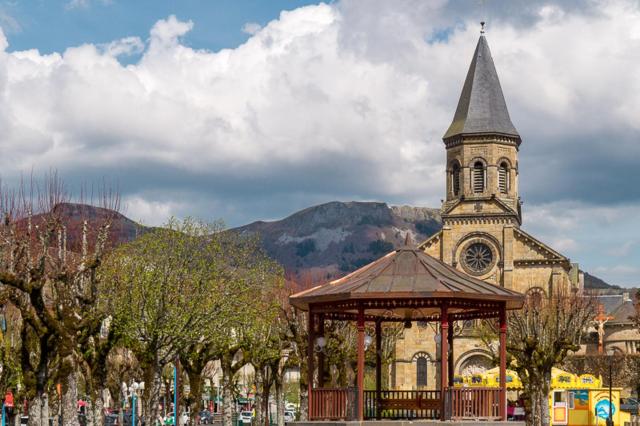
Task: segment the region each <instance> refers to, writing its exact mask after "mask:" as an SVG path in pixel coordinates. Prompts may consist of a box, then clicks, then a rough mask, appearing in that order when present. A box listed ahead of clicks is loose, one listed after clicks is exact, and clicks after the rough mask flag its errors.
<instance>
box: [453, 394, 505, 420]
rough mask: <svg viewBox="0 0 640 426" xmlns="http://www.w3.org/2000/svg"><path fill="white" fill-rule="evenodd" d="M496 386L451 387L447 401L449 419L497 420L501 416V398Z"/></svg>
mask: <svg viewBox="0 0 640 426" xmlns="http://www.w3.org/2000/svg"><path fill="white" fill-rule="evenodd" d="M501 396H502V393H501V391H500V389H496V388H449V389H447V396H446V401H445V407H446V408H445V418H446V419H447V420H477V419H483V420H496V419H499V418H500V398H501Z"/></svg>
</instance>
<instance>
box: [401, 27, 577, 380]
mask: <svg viewBox="0 0 640 426" xmlns="http://www.w3.org/2000/svg"><path fill="white" fill-rule="evenodd" d="M443 142H444V147H445V149H446V153H447V157H446V158H447V160H446V161H447V163H446V171H445V173H446V178H447V179H446V182H447V184H446V199H445V200H444V201H443V204H442V224H443V226H442V230H441V231H440V232H438V233H437V234H435V235H433V236H432V237H431V238H429V239H428V240H427V241H425V242H423V243H422V244H421V245H420V248H421V249H423V250H424V251H425V252H426V253H427V254H429V255H431V256H433V257H436V258H438V259H440V260H442V261H444V262H446V263H448V264H450V265H452V266H454V267H456V268H458V269H460V270H462V271H464V272H466V273H467V274H470V275H472V276H474V277H476V278H480V279H482V280H484V281H487V282H490V283H492V284H495V285H499V286H502V287H506V288H508V289H512V290H516V291H518V292H521V293H524V294H528V295H530V296H532V297H545V296H548V295H550V294H552V293H556V292H565V293H566V292H570V291H579V290H581V289H582V287H583V278H582V276H581V273H580V271H579V269H578V266H577V264H572V263H571V262H570V260H569V259H568V258H567V257H566V256H564V255H562V254H561V253H559V252H557V251H556V250H554V249H553V248H551V247H549V246H548V245H546V244H544V243H543V242H541V241H539V240H538V239H536V238H535V237H534V236H532V235H530V234H528V233H527V232H525V231H524V230H522V229H521V225H522V210H521V201H520V196H519V192H518V175H519V173H518V171H519V164H518V151H519V147H520V144H521V143H522V140H521V138H520V135H519V133H518V131H517V130H516V128H515V127H514V125H513V124H512V122H511V118H510V117H509V112H508V110H507V105H506V102H505V99H504V96H503V93H502V88H501V86H500V81H499V80H498V74H497V72H496V69H495V66H494V63H493V59H492V57H491V52H490V50H489V45H488V43H487V40H486V38H485V36H484V34H482V35H481V36H480V39H479V40H478V44H477V46H476V50H475V52H474V54H473V58H472V61H471V65H470V66H469V71H468V73H467V77H466V79H465V82H464V86H463V89H462V94H461V95H460V99H459V101H458V106H457V109H456V111H455V115H454V118H453V122H452V123H451V125H450V126H449V128H448V130H447V131H446V133H445V135H444V137H443ZM455 327H456V330H455V335H456V338H455V339H454V364H453V365H454V372H455V374H465V373H475V372H481V371H484V370H486V369H488V368H491V366H492V365H491V354H490V348H487V345H486V344H484V343H483V342H481V341H480V339H478V337H477V336H476V335H475V334H474V331H473V324H471V323H466V324H456V325H455ZM437 332H438V330H437V329H436V328H435V327H434V326H432V325H431V324H416V323H414V324H413V326H412V327H411V328H409V329H405V333H404V337H403V338H401V339H400V340H399V341H398V343H397V345H396V360H395V364H394V365H393V371H392V380H391V381H392V384H393V386H394V388H395V389H407V390H409V389H435V388H436V383H438V371H437V368H436V366H437V365H438V363H437V359H436V358H437V355H436V354H437V353H438V350H437V338H436V335H437Z"/></svg>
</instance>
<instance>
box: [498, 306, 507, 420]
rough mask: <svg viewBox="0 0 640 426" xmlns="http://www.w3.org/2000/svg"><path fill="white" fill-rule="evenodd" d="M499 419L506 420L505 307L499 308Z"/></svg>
mask: <svg viewBox="0 0 640 426" xmlns="http://www.w3.org/2000/svg"><path fill="white" fill-rule="evenodd" d="M500 417H501V418H502V420H504V421H506V420H507V307H506V305H503V306H502V307H501V308H500Z"/></svg>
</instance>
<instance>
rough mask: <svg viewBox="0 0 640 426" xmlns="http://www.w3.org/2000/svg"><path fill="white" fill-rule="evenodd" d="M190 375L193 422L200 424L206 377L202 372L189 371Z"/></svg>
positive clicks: (188, 374)
mask: <svg viewBox="0 0 640 426" xmlns="http://www.w3.org/2000/svg"><path fill="white" fill-rule="evenodd" d="M187 376H189V388H190V392H189V395H190V396H191V400H192V402H191V417H190V421H191V422H192V424H196V425H197V424H198V423H199V422H200V409H201V405H202V384H203V382H204V379H203V378H202V372H195V371H187Z"/></svg>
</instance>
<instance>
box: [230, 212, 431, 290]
mask: <svg viewBox="0 0 640 426" xmlns="http://www.w3.org/2000/svg"><path fill="white" fill-rule="evenodd" d="M441 223H442V221H441V218H440V210H439V209H431V208H426V207H410V206H388V205H387V204H385V203H377V202H355V201H354V202H347V203H343V202H338V201H334V202H330V203H326V204H321V205H319V206H314V207H309V208H307V209H304V210H301V211H299V212H297V213H294V214H292V215H291V216H289V217H286V218H284V219H282V220H277V221H273V222H263V221H259V222H254V223H251V224H249V225H246V226H242V227H239V228H235V230H236V231H240V232H248V233H256V234H258V235H259V236H260V238H261V240H262V244H263V246H264V248H265V250H266V251H267V253H268V254H269V255H270V256H271V257H273V258H274V259H276V260H277V261H279V262H280V263H281V264H282V265H283V266H284V267H285V269H286V270H287V272H288V273H292V274H296V275H301V274H305V273H307V274H312V276H314V277H316V278H318V279H325V278H328V277H334V276H338V275H344V274H345V273H347V272H351V271H353V270H355V269H357V268H359V267H361V266H363V265H366V264H367V263H369V262H371V261H373V260H375V259H377V258H378V257H380V256H381V255H383V254H385V253H388V252H389V251H391V250H393V249H394V248H397V247H399V246H401V245H402V244H403V243H404V241H405V238H406V236H407V234H409V235H410V237H411V240H412V241H413V243H414V244H416V243H419V242H422V241H423V240H425V239H426V238H427V237H429V236H431V235H433V234H434V233H435V232H437V231H438V230H440V227H441Z"/></svg>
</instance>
